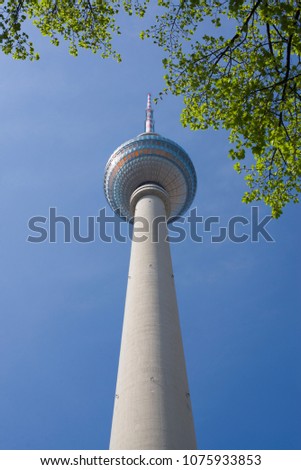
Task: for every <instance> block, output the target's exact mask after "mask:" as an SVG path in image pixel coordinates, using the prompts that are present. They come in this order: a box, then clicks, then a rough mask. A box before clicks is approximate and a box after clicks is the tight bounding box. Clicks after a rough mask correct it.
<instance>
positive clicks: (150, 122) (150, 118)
mask: <svg viewBox="0 0 301 470" xmlns="http://www.w3.org/2000/svg"><path fill="white" fill-rule="evenodd" d="M145 132H155V121H154V111H153V109H152V95H151V94H150V93H148V94H147V105H146V119H145Z"/></svg>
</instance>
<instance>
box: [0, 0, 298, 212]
mask: <svg viewBox="0 0 301 470" xmlns="http://www.w3.org/2000/svg"><path fill="white" fill-rule="evenodd" d="M157 3H158V8H157V12H158V14H157V17H156V18H155V19H154V22H153V26H151V27H150V28H149V29H148V30H147V31H144V32H142V33H141V36H142V38H145V37H150V38H152V39H153V40H154V42H156V43H157V44H158V46H160V47H162V48H163V49H164V50H165V52H166V57H165V59H164V60H163V65H164V67H165V69H166V75H165V80H166V88H165V90H164V91H163V93H164V92H168V91H170V92H172V93H173V94H175V95H181V96H183V98H184V105H185V107H184V110H183V112H182V116H181V118H182V123H183V125H184V126H190V128H191V129H194V130H197V129H207V128H208V127H213V128H214V129H218V128H220V127H223V128H225V129H227V130H229V132H230V142H231V143H232V148H231V150H230V157H231V158H232V159H233V160H234V161H235V165H234V167H235V168H236V170H237V171H238V172H239V173H241V172H243V173H245V179H246V182H247V185H248V187H249V189H248V191H247V192H246V193H245V195H244V197H243V200H244V201H245V202H250V201H254V200H263V201H264V202H265V203H266V204H267V205H269V206H270V207H271V209H272V214H273V216H274V217H278V216H279V215H280V214H281V213H282V209H283V207H284V206H285V205H286V204H287V203H288V202H290V201H293V202H298V195H299V193H300V191H301V184H300V175H301V132H300V130H301V129H300V119H301V90H300V85H301V63H300V55H301V15H300V10H301V2H300V1H298V0H229V1H226V0H157ZM147 7H148V0H144V1H143V0H107V1H105V0H77V1H74V0H23V1H19V0H0V46H1V47H2V50H3V52H5V53H7V54H12V55H13V57H15V58H18V59H24V58H30V59H34V58H37V55H36V53H35V51H34V47H33V44H32V43H31V42H30V40H29V37H28V35H27V34H26V32H25V31H24V24H25V25H26V22H27V20H28V19H30V20H32V22H33V23H34V24H35V25H36V26H37V27H38V28H39V29H40V31H41V32H42V34H44V35H47V36H49V37H50V38H51V41H52V42H53V43H54V44H55V45H58V43H59V41H60V39H61V38H63V39H65V40H68V41H69V43H70V52H71V53H72V54H74V55H77V53H78V48H79V47H84V48H88V49H90V50H92V51H93V52H95V53H96V52H100V53H101V55H102V56H103V57H111V56H113V57H115V58H116V59H117V60H120V56H119V54H118V52H116V51H115V50H114V48H113V47H112V39H113V37H114V34H120V29H119V26H118V22H117V20H118V14H119V12H120V11H121V10H125V11H126V12H127V13H128V14H130V15H131V14H133V13H136V14H137V15H138V16H144V14H145V13H146V11H147ZM206 32H207V33H206ZM163 93H162V94H163Z"/></svg>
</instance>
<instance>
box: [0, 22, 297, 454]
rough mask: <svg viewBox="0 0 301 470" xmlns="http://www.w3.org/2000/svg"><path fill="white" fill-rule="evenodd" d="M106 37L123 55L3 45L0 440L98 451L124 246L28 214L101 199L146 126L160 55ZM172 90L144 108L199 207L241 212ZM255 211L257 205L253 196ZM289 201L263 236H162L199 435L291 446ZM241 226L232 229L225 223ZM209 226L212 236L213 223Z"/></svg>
mask: <svg viewBox="0 0 301 470" xmlns="http://www.w3.org/2000/svg"><path fill="white" fill-rule="evenodd" d="M139 29H140V26H139V24H138V23H136V22H135V21H134V20H131V21H129V22H127V23H126V25H125V34H124V35H123V36H122V37H121V39H119V40H118V44H119V49H120V50H121V52H122V54H123V62H122V63H121V64H117V63H114V62H113V61H111V60H107V61H103V60H101V59H99V58H98V57H97V56H94V55H91V54H89V53H87V52H82V53H80V56H79V57H78V58H77V59H75V58H73V57H71V56H69V55H68V53H67V50H66V47H65V46H63V47H61V48H58V49H57V48H54V47H53V46H50V45H48V40H47V39H45V38H40V37H39V36H38V35H36V42H37V46H38V49H39V51H40V52H41V60H40V61H39V62H36V63H29V62H16V61H13V60H12V59H11V58H10V57H5V56H1V77H0V86H1V93H0V100H1V114H0V119H1V124H0V142H1V146H0V158H1V172H0V192H1V199H0V200H1V203H0V204H1V206H0V207H1V225H0V236H1V244H0V262H1V274H0V283H1V284H0V285H1V297H0V315H1V316H0V319H1V326H0V448H1V449H106V448H108V444H109V435H110V425H111V418H112V410H113V398H114V393H115V382H116V374H117V365H118V355H119V345H120V336H121V327H122V317H123V307H124V298H125V290H126V279H127V270H128V262H129V254H130V243H129V242H127V243H125V244H120V243H115V242H113V243H111V244H108V243H104V242H101V241H100V240H98V239H96V241H95V242H94V243H87V244H79V243H77V242H75V241H73V242H72V243H69V244H65V243H64V242H63V236H62V231H60V230H59V231H58V241H57V243H55V244H54V243H49V242H48V241H46V242H44V243H28V242H27V241H26V239H27V237H28V235H30V234H31V233H30V231H29V229H28V227H27V222H28V220H29V219H30V218H31V217H33V216H36V215H40V216H46V217H47V216H48V211H49V207H56V208H57V212H58V213H59V214H60V215H65V216H67V217H72V216H76V215H78V216H81V218H82V219H81V220H82V221H83V222H82V223H83V232H84V230H85V221H86V218H87V217H88V216H96V215H97V214H98V211H99V209H101V208H103V207H106V206H107V205H106V201H105V198H104V194H103V189H102V181H103V172H104V167H105V164H106V161H107V159H108V158H109V156H110V154H111V153H112V152H113V151H114V149H115V148H116V147H117V146H119V145H120V144H121V143H123V142H124V141H125V140H128V139H130V138H132V137H134V136H136V135H137V134H139V133H140V132H142V131H143V123H144V110H145V105H146V95H147V93H148V92H149V91H150V92H152V93H153V95H156V94H157V93H158V92H159V91H160V90H161V88H162V87H163V85H164V84H163V80H162V75H163V72H162V68H161V64H160V60H161V51H159V50H158V49H156V47H155V46H152V45H151V43H149V42H141V41H138V40H137V38H136V36H137V32H138V30H139ZM181 107H182V102H181V98H175V97H171V96H168V97H166V98H165V99H164V101H163V102H160V103H159V105H158V106H156V107H155V121H156V131H157V132H159V133H160V134H162V135H163V136H166V137H168V138H170V139H173V140H175V141H176V142H178V143H179V144H180V145H181V146H182V147H183V148H184V149H185V150H186V151H187V152H188V153H189V155H190V156H191V158H192V160H193V162H194V164H195V168H196V171H197V175H198V183H199V185H198V191H197V195H196V198H195V201H194V203H193V206H195V207H197V209H198V213H199V214H201V215H203V217H208V216H220V217H221V220H222V223H223V224H227V222H228V220H229V219H230V218H231V217H232V216H235V215H242V216H245V217H247V218H249V217H250V213H251V207H250V206H245V205H243V204H242V203H241V195H242V193H243V191H244V182H243V180H242V178H241V177H240V176H239V175H237V174H236V173H235V172H234V171H233V169H232V162H231V161H230V160H229V159H228V158H227V151H228V148H229V146H228V142H227V134H226V133H225V132H223V131H220V132H216V131H215V132H214V131H207V132H191V131H189V130H188V129H183V128H182V127H181V125H180V122H179V114H180V111H181ZM259 206H260V218H261V217H264V215H266V214H268V213H269V210H268V208H266V207H265V206H263V205H260V204H259ZM300 229H301V226H300V206H297V205H291V206H289V207H288V208H287V209H286V211H285V214H284V215H283V216H282V217H281V218H280V219H279V220H277V221H272V222H270V223H269V225H268V230H269V232H270V234H271V235H272V237H273V238H274V240H275V242H274V243H267V242H266V241H265V240H263V239H262V238H261V239H260V241H259V242H258V243H251V241H249V240H248V241H247V242H245V243H239V244H235V243H233V242H231V241H229V240H227V241H225V242H223V243H220V244H213V243H211V242H210V236H209V235H208V234H205V236H204V243H195V242H193V241H191V240H189V239H187V240H186V241H185V242H184V243H181V244H177V245H173V246H172V255H173V263H174V271H175V279H176V287H177V294H178V303H179V309H180V319H181V325H182V333H183V341H184V348H185V354H186V361H187V369H188V376H189V384H190V392H191V398H192V404H193V411H194V417H195V425H196V433H197V439H198V444H199V447H200V448H203V449H300V448H301V447H300V444H301V429H300V420H301V407H300V396H301V377H300V350H301V345H300V332H301V331H300V330H301V328H300V327H301V324H300V323H301V322H300V311H301V308H300V307H301V306H300ZM238 231H239V230H238ZM213 234H216V233H213Z"/></svg>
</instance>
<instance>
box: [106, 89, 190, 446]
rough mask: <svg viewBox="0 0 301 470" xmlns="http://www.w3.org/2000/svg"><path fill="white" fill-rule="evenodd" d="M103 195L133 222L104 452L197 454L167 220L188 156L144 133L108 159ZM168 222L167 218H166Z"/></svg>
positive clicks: (182, 187)
mask: <svg viewBox="0 0 301 470" xmlns="http://www.w3.org/2000/svg"><path fill="white" fill-rule="evenodd" d="M104 190H105V195H106V198H107V200H108V203H109V204H110V206H111V208H112V209H113V211H115V213H117V214H118V215H119V216H120V217H122V218H124V219H126V220H128V221H130V222H132V223H133V239H132V247H131V258H130V267H129V276H128V285H127V294H126V303H125V312H124V323H123V331H122V341H121V351H120V358H119V368H118V377H117V386H116V395H115V404H114V413H113V423H112V431H111V440H110V449H120V450H127V449H196V439H195V432H194V425H193V416H192V409H191V403H190V394H189V389H188V382H187V375H186V367H185V359H184V352H183V346H182V338H181V331H180V324H179V318H178V308H177V300H176V291H175V285H174V275H173V270H172V262H171V256H170V248H169V243H168V240H167V234H168V231H167V222H170V221H172V220H175V219H177V217H179V216H180V215H182V214H184V213H185V212H186V210H187V209H188V208H189V206H190V204H191V202H192V200H193V198H194V195H195V191H196V174H195V170H194V167H193V164H192V162H191V160H190V158H189V156H188V155H187V153H186V152H185V151H184V150H183V149H182V148H181V147H180V146H179V145H178V144H176V143H175V142H173V141H171V140H169V139H166V138H165V137H162V136H161V135H159V134H157V133H155V130H154V120H153V110H152V107H151V95H150V94H148V98H147V108H146V120H145V132H143V133H142V134H140V135H138V136H137V137H136V138H134V139H131V140H129V141H127V142H125V143H124V144H123V145H121V146H120V147H118V148H117V150H115V152H114V153H113V154H112V156H111V157H110V158H109V160H108V163H107V165H106V169H105V177H104ZM167 219H168V220H167Z"/></svg>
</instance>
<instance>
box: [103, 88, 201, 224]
mask: <svg viewBox="0 0 301 470" xmlns="http://www.w3.org/2000/svg"><path fill="white" fill-rule="evenodd" d="M145 184H156V185H158V186H160V187H162V188H163V189H164V190H165V191H166V192H167V193H168V196H169V205H170V213H169V221H172V220H175V219H177V218H178V217H179V216H181V215H183V214H184V213H185V212H186V211H187V209H188V208H189V206H190V205H191V203H192V201H193V198H194V195H195V192H196V185H197V180H196V173H195V169H194V166H193V163H192V161H191V160H190V158H189V156H188V154H187V153H186V152H185V150H183V149H182V147H180V146H179V145H178V144H176V143H175V142H173V141H172V140H170V139H167V138H165V137H162V136H161V135H159V134H157V133H155V132H154V123H153V110H152V108H151V100H150V95H148V102H147V108H146V121H145V132H143V133H142V134H140V135H138V136H137V137H136V138H134V139H131V140H128V141H127V142H125V143H124V144H122V145H121V146H120V147H118V148H117V149H116V150H115V152H114V153H113V154H112V155H111V157H110V158H109V160H108V162H107V165H106V168H105V176H104V191H105V195H106V198H107V200H108V203H109V204H110V206H111V208H112V210H113V211H114V212H115V213H116V214H118V215H119V216H120V217H122V218H124V219H126V220H129V219H131V218H132V217H133V215H134V214H133V213H132V206H131V204H130V200H131V196H132V194H133V193H134V191H135V190H136V189H137V188H139V187H140V186H143V185H145Z"/></svg>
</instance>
